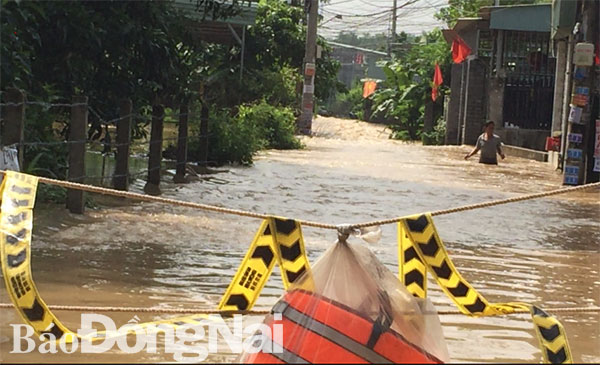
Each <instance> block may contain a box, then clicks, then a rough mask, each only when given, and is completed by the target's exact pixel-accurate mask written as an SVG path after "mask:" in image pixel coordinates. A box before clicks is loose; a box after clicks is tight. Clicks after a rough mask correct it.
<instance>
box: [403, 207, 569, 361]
mask: <svg viewBox="0 0 600 365" xmlns="http://www.w3.org/2000/svg"><path fill="white" fill-rule="evenodd" d="M398 229H399V233H398V236H399V242H398V245H399V246H400V247H408V245H407V243H406V242H404V241H405V240H410V241H411V243H412V246H411V247H412V248H414V251H415V253H416V255H417V256H418V257H419V259H420V261H421V262H422V263H424V264H425V267H426V269H427V271H428V272H429V273H431V275H433V277H434V278H435V280H436V281H437V283H438V284H439V285H440V287H441V288H442V290H443V291H444V293H446V295H447V296H448V297H449V298H450V299H452V301H453V302H454V304H456V306H457V307H458V309H459V310H460V312H462V313H463V314H466V315H471V316H494V315H502V314H510V313H515V312H517V311H522V310H524V309H526V310H528V311H529V312H530V313H531V317H532V319H533V323H534V326H535V331H536V335H537V337H538V340H539V342H540V348H541V350H542V355H543V357H544V361H545V362H549V363H552V364H570V363H572V362H573V358H572V356H571V351H570V349H569V344H568V342H567V336H566V334H565V330H564V328H563V326H562V324H561V323H560V322H559V321H558V320H557V319H556V318H555V317H553V316H551V315H549V314H548V313H546V312H544V311H543V310H541V309H540V308H538V307H536V306H534V305H531V304H527V303H489V302H488V301H487V299H485V298H484V297H483V296H482V295H481V294H479V293H478V292H477V290H475V288H473V287H472V286H471V284H469V283H468V282H467V281H466V280H465V279H464V278H463V277H462V275H461V274H460V273H459V272H458V270H457V269H456V267H455V266H454V264H453V263H452V260H450V257H449V256H448V252H447V251H446V248H445V247H444V244H443V242H442V240H441V239H440V237H439V235H438V232H437V230H436V228H435V226H434V224H433V220H432V219H431V215H430V214H420V215H415V216H411V217H407V218H405V219H403V220H401V221H400V222H399V223H398ZM408 250H410V248H409V249H408ZM408 250H405V251H403V255H404V256H401V258H402V260H401V261H400V266H402V265H403V264H404V263H405V262H406V261H407V260H406V258H407V257H408V255H407V254H406V251H408ZM413 260H414V259H413ZM411 262H412V261H409V263H411ZM402 272H403V271H402V270H401V273H402ZM404 278H405V280H406V275H404ZM425 278H426V276H425V275H423V281H425ZM423 288H424V285H423ZM412 293H413V295H416V296H419V297H421V295H420V292H419V291H418V290H413V291H412Z"/></svg>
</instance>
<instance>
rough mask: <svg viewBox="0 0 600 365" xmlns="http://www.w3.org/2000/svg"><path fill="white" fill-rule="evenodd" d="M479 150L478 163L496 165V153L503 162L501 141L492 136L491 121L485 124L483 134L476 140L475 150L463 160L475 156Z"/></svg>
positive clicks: (492, 126) (492, 125)
mask: <svg viewBox="0 0 600 365" xmlns="http://www.w3.org/2000/svg"><path fill="white" fill-rule="evenodd" d="M479 150H481V155H480V156H479V162H480V163H485V164H489V165H497V164H498V159H497V158H496V152H498V154H499V155H500V157H502V159H503V160H504V158H505V157H506V156H504V153H503V152H502V141H501V140H500V137H498V135H496V134H494V122H492V121H491V120H489V121H488V122H487V123H485V132H483V134H482V135H481V136H479V138H477V144H476V145H475V148H474V149H473V151H471V153H469V154H467V155H466V156H465V160H466V159H468V158H469V157H471V156H473V155H474V154H476V153H477V152H478V151H479Z"/></svg>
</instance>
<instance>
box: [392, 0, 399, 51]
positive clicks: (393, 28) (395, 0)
mask: <svg viewBox="0 0 600 365" xmlns="http://www.w3.org/2000/svg"><path fill="white" fill-rule="evenodd" d="M396 17H398V0H394V8H393V9H392V42H396Z"/></svg>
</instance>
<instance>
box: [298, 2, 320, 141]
mask: <svg viewBox="0 0 600 365" xmlns="http://www.w3.org/2000/svg"><path fill="white" fill-rule="evenodd" d="M304 1H305V10H306V13H307V15H308V23H307V24H308V26H307V29H306V50H305V53H304V68H303V70H302V75H303V77H304V84H303V88H302V105H301V106H300V108H301V114H300V119H299V120H298V131H299V132H300V133H302V134H307V135H310V134H311V129H312V116H313V109H314V93H315V73H316V68H317V67H316V55H317V22H318V10H319V0H304Z"/></svg>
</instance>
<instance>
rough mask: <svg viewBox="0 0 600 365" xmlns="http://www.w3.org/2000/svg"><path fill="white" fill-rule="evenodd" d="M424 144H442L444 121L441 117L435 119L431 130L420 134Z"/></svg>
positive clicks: (444, 128) (444, 137) (444, 133)
mask: <svg viewBox="0 0 600 365" xmlns="http://www.w3.org/2000/svg"><path fill="white" fill-rule="evenodd" d="M421 137H422V139H423V144H424V145H443V144H444V140H445V139H446V121H445V120H444V118H443V117H441V118H439V119H438V120H437V123H436V124H435V126H434V127H433V131H431V132H426V133H423V134H422V135H421Z"/></svg>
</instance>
